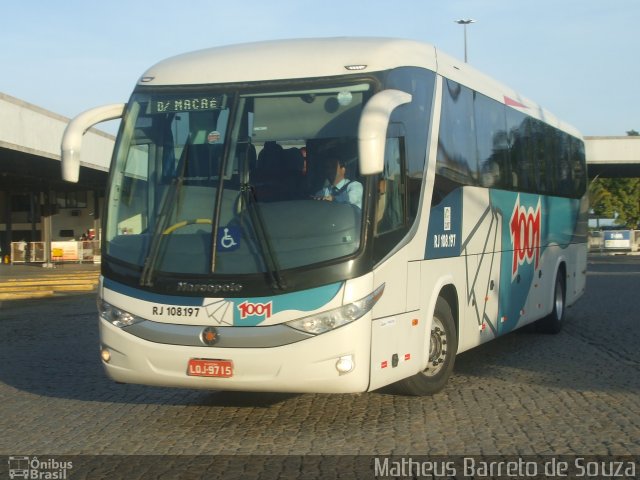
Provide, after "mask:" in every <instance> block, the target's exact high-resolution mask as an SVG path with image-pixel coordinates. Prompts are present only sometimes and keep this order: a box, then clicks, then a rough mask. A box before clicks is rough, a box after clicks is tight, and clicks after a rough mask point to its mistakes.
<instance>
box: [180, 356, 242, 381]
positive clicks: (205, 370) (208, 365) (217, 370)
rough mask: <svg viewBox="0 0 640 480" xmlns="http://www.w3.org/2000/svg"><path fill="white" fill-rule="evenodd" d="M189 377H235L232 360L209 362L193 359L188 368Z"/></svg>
mask: <svg viewBox="0 0 640 480" xmlns="http://www.w3.org/2000/svg"><path fill="white" fill-rule="evenodd" d="M187 375H189V376H191V377H222V378H230V377H233V362H232V361H231V360H208V359H204V358H192V359H191V360H189V365H188V366H187Z"/></svg>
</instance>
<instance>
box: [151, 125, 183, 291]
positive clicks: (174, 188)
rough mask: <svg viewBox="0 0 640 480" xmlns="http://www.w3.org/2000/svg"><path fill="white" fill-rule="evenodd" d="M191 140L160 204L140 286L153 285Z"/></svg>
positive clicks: (181, 182)
mask: <svg viewBox="0 0 640 480" xmlns="http://www.w3.org/2000/svg"><path fill="white" fill-rule="evenodd" d="M190 140H191V136H189V138H187V142H186V143H185V145H184V148H183V149H182V154H181V155H180V160H179V161H178V166H179V169H180V173H179V175H178V177H176V178H174V179H173V181H172V182H171V184H170V185H168V186H167V189H168V191H166V192H165V194H164V198H163V200H162V204H161V206H160V212H159V213H158V217H157V219H156V225H155V228H154V229H153V233H152V240H151V247H150V248H149V255H147V258H146V260H145V262H144V267H143V269H142V274H141V275H140V286H143V287H152V286H153V274H154V273H155V270H156V263H157V262H158V257H159V256H160V247H161V244H162V238H163V232H164V231H165V230H166V228H167V226H168V225H167V224H168V222H169V217H170V212H169V208H170V207H171V206H172V205H174V204H175V201H176V199H177V198H178V196H179V194H180V191H181V190H182V185H183V183H184V173H185V171H186V168H187V158H188V154H189V145H190Z"/></svg>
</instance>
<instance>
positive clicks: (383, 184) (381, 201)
mask: <svg viewBox="0 0 640 480" xmlns="http://www.w3.org/2000/svg"><path fill="white" fill-rule="evenodd" d="M403 143H404V142H402V141H401V139H400V138H388V139H387V143H386V146H385V152H384V153H385V162H384V172H383V173H382V174H381V175H380V178H379V180H378V200H377V202H376V225H375V234H376V235H382V234H384V233H387V232H391V231H394V230H397V229H399V228H402V227H404V226H405V191H404V190H405V189H404V181H403V170H404V168H403V158H402V157H403V155H402V150H403V149H402V145H403Z"/></svg>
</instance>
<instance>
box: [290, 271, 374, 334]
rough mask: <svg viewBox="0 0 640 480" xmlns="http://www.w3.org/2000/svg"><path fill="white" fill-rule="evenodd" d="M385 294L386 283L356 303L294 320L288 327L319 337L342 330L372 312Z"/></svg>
mask: <svg viewBox="0 0 640 480" xmlns="http://www.w3.org/2000/svg"><path fill="white" fill-rule="evenodd" d="M383 292H384V283H383V284H382V285H380V286H379V287H378V288H376V290H375V291H374V292H373V293H371V294H369V295H367V296H366V297H364V298H362V299H360V300H358V301H356V302H353V303H349V304H347V305H343V306H342V307H338V308H334V309H333V310H328V311H326V312H320V313H316V314H315V315H310V316H308V317H304V318H299V319H297V320H292V321H291V322H287V323H286V325H288V326H290V327H291V328H295V329H296V330H301V331H303V332H306V333H312V334H314V335H319V334H321V333H325V332H328V331H329V330H335V329H336V328H340V327H342V326H344V325H346V324H348V323H351V322H353V321H354V320H357V319H359V318H360V317H362V316H363V315H364V314H365V313H367V312H368V311H369V310H371V309H372V308H373V306H374V305H375V304H376V302H377V301H378V300H380V297H381V296H382V293H383Z"/></svg>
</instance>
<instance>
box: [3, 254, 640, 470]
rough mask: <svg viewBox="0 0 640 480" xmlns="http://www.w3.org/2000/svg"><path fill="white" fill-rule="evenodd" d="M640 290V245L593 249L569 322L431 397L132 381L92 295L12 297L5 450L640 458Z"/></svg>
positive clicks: (503, 343)
mask: <svg viewBox="0 0 640 480" xmlns="http://www.w3.org/2000/svg"><path fill="white" fill-rule="evenodd" d="M639 298H640V257H591V258H590V261H589V276H588V285H587V293H586V295H585V296H584V297H583V298H582V299H581V300H580V301H579V303H578V304H577V305H576V306H574V307H573V308H571V309H570V310H569V312H568V316H567V322H566V325H565V328H564V330H563V331H562V332H561V333H560V334H558V335H554V336H547V335H541V334H535V333H520V332H515V333H513V334H509V335H507V336H505V337H502V338H499V339H498V340H496V341H494V342H491V343H489V344H486V345H483V346H481V347H478V348H476V349H474V350H471V351H469V352H466V353H463V354H461V355H460V356H459V357H458V359H457V362H456V368H455V372H454V377H453V378H452V379H451V381H450V383H449V384H448V386H447V388H446V389H445V390H444V391H443V392H442V393H440V394H437V395H435V396H433V397H426V398H416V397H403V396H395V395H391V394H389V393H385V392H373V393H365V394H354V395H326V394H321V395H311V394H305V395H294V394H265V393H229V392H207V391H191V390H177V389H162V388H151V387H145V386H136V385H118V384H115V383H113V382H111V381H110V380H109V379H107V378H106V376H105V375H104V374H103V372H102V367H101V365H100V362H99V357H98V332H97V321H96V313H95V299H94V296H93V295H76V296H67V297H62V298H52V299H42V300H30V301H21V302H4V303H2V304H1V305H0V432H2V434H1V435H0V455H4V456H5V458H7V457H8V456H16V455H25V456H33V455H40V457H41V458H49V457H52V458H53V457H55V456H65V455H105V454H108V455H132V454H133V455H210V454H216V455H229V456H237V455H565V454H566V455H591V454H594V455H633V456H635V457H636V458H638V457H639V456H640V395H639V393H640V349H639V348H638V345H640V308H639V307H638V300H639ZM30 458H31V457H30ZM141 458H142V457H141ZM219 458H227V459H229V458H231V459H232V458H235V457H219ZM238 458H243V457H238ZM78 461H79V460H77V459H76V465H78ZM125 464H126V465H128V467H127V468H128V469H129V470H128V471H129V472H130V473H132V472H135V471H136V468H135V464H133V463H131V462H129V461H126V462H125ZM6 465H7V464H6V462H5V461H4V460H3V459H2V457H0V467H6ZM179 468H181V469H183V468H184V465H183V466H181V467H179ZM256 468H258V467H256ZM295 468H298V467H294V469H295ZM166 472H167V475H166V477H165V478H182V477H184V475H183V473H184V471H182V470H181V472H182V473H180V474H178V473H176V472H175V471H173V473H172V470H171V468H169V467H167V470H166ZM85 473H86V472H85ZM250 473H251V472H250V471H249V472H248V473H246V475H245V476H244V478H257V475H256V476H252V475H251V474H250ZM1 474H2V470H0V478H5V477H3V476H2V475H1ZM173 474H175V475H173ZM86 476H87V477H88V478H91V477H92V476H91V475H86ZM129 477H130V478H131V477H132V475H129ZM67 478H74V477H73V476H71V477H67ZM93 478H96V477H93ZM112 478H118V476H117V475H116V476H112ZM140 478H142V477H140ZM194 478H199V477H198V476H197V475H196V476H195V477H194ZM300 478H312V477H305V476H301V477H300Z"/></svg>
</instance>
